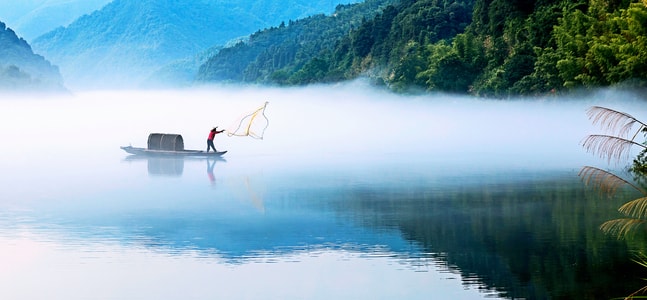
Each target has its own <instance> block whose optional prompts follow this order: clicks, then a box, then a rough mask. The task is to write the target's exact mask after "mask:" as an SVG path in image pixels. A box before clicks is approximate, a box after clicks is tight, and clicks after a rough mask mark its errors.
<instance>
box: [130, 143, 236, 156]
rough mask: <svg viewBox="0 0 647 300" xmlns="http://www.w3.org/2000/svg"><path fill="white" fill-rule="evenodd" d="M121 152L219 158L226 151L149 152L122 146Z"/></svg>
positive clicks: (148, 150) (144, 149)
mask: <svg viewBox="0 0 647 300" xmlns="http://www.w3.org/2000/svg"><path fill="white" fill-rule="evenodd" d="M120 148H121V149H122V150H124V151H126V152H128V153H130V154H134V155H151V156H160V155H164V156H200V157H220V156H222V155H223V154H225V153H227V151H218V152H206V151H202V150H150V149H146V148H139V147H133V146H122V147H120Z"/></svg>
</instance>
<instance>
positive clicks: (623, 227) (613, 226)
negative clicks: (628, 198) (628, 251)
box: [600, 218, 647, 238]
mask: <svg viewBox="0 0 647 300" xmlns="http://www.w3.org/2000/svg"><path fill="white" fill-rule="evenodd" d="M645 222H647V221H645V220H641V219H631V218H623V219H614V220H610V221H606V222H604V223H602V225H600V229H601V230H602V231H604V232H605V233H607V234H611V235H615V236H616V237H618V238H623V237H629V236H631V234H633V233H635V232H636V229H638V228H640V227H641V226H644V225H645Z"/></svg>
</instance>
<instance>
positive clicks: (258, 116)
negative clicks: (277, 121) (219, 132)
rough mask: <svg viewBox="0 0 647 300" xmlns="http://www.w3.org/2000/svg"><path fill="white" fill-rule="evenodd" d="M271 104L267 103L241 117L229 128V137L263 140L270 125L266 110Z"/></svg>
mask: <svg viewBox="0 0 647 300" xmlns="http://www.w3.org/2000/svg"><path fill="white" fill-rule="evenodd" d="M268 103H269V102H267V101H266V102H265V104H263V106H261V107H259V108H257V109H255V110H253V111H251V112H249V113H246V114H244V115H242V116H241V117H239V118H238V119H237V120H236V121H235V122H234V123H233V124H232V125H231V126H229V128H227V135H228V136H249V137H253V138H255V139H259V140H262V139H263V135H264V134H265V129H266V128H267V126H269V125H270V120H269V119H267V116H265V108H266V107H267V104H268Z"/></svg>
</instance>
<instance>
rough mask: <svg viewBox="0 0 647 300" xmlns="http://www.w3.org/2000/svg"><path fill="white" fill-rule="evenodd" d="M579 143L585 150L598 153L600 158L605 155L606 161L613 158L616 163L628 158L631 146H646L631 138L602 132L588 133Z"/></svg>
mask: <svg viewBox="0 0 647 300" xmlns="http://www.w3.org/2000/svg"><path fill="white" fill-rule="evenodd" d="M581 144H582V146H583V147H584V149H586V151H587V152H590V153H593V154H598V155H599V156H600V157H601V158H605V157H606V158H607V161H608V162H611V160H612V159H613V160H615V161H616V163H619V162H620V161H621V160H623V159H624V160H628V159H629V150H630V149H631V146H634V145H636V146H638V147H641V148H643V149H645V148H647V146H645V145H643V144H640V143H636V142H634V141H632V140H628V139H625V138H621V137H617V136H612V135H604V134H591V135H588V136H587V137H586V138H584V140H583V141H582V143H581Z"/></svg>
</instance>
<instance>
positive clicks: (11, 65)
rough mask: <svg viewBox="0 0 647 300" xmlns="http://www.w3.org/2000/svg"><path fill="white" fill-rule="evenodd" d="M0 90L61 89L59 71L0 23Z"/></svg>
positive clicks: (61, 81) (61, 80)
mask: <svg viewBox="0 0 647 300" xmlns="http://www.w3.org/2000/svg"><path fill="white" fill-rule="evenodd" d="M0 90H28V91H36V90H61V91H62V90H64V88H63V79H62V77H61V74H60V73H59V71H58V68H57V67H55V66H52V64H51V63H50V62H49V61H47V60H45V58H44V57H42V56H40V55H36V54H34V52H33V51H32V49H31V47H30V46H29V44H27V41H25V40H24V39H21V38H19V37H18V36H17V35H16V33H15V32H14V31H13V30H11V29H10V28H7V26H6V25H5V24H4V23H2V22H0Z"/></svg>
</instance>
